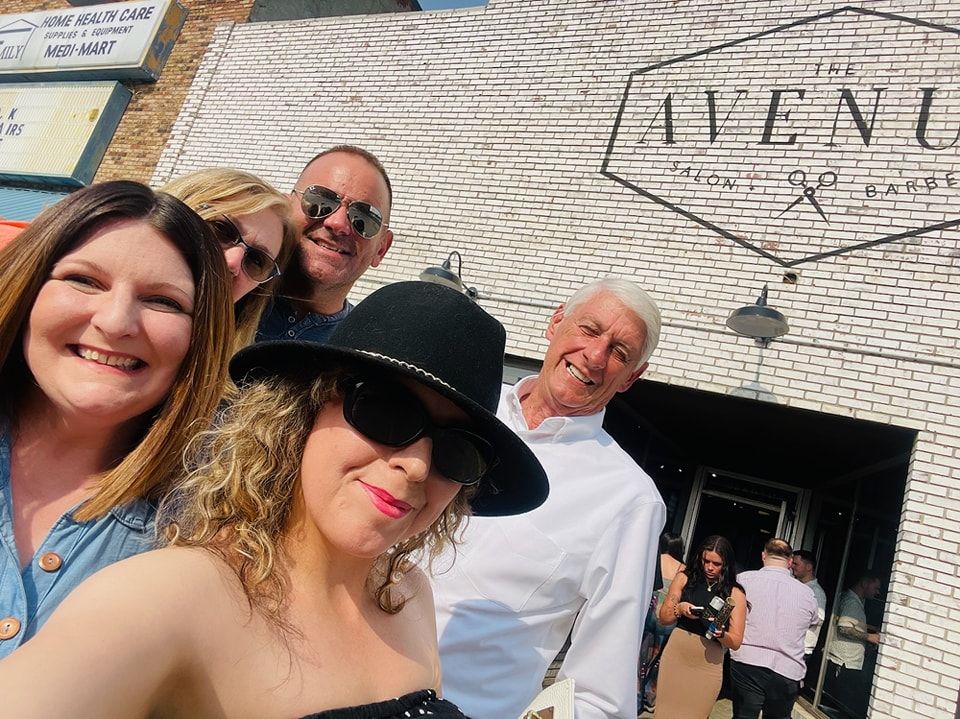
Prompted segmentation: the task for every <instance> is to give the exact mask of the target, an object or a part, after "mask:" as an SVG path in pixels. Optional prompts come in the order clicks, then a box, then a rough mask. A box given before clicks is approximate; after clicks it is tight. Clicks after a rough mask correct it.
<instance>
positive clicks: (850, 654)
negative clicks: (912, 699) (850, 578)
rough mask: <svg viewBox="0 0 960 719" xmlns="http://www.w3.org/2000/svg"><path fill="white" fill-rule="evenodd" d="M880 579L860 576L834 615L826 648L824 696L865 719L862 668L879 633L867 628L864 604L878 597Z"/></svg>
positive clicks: (866, 678) (866, 680) (867, 688)
mask: <svg viewBox="0 0 960 719" xmlns="http://www.w3.org/2000/svg"><path fill="white" fill-rule="evenodd" d="M880 586H881V581H880V577H879V576H877V575H876V574H874V573H873V572H869V571H867V572H863V573H862V574H861V575H860V576H859V577H858V578H857V581H856V582H854V583H853V585H852V586H851V587H850V588H849V589H847V591H845V592H844V593H843V594H842V595H841V597H840V601H839V603H838V605H837V609H836V611H835V612H834V614H835V615H836V617H837V619H836V622H837V623H836V635H835V636H834V637H833V642H831V643H830V644H829V646H828V647H827V675H826V679H825V682H824V693H825V694H826V695H828V696H829V697H830V698H831V699H833V700H836V701H837V702H839V703H840V704H842V705H843V707H844V708H845V709H846V710H847V711H848V712H850V713H851V714H853V715H854V716H866V714H867V702H868V700H869V698H870V676H869V673H866V672H864V670H863V664H864V659H865V658H866V650H867V648H871V649H874V648H876V647H877V646H878V645H879V644H880V632H879V631H878V630H877V629H876V628H875V627H872V626H870V625H869V624H867V610H866V601H867V600H868V599H876V598H877V596H878V595H879V594H880Z"/></svg>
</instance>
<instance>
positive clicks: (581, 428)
mask: <svg viewBox="0 0 960 719" xmlns="http://www.w3.org/2000/svg"><path fill="white" fill-rule="evenodd" d="M538 379H539V375H534V376H531V377H524V378H523V379H522V380H520V381H519V382H517V383H516V384H515V385H514V386H513V387H511V388H510V389H509V390H508V391H507V393H506V395H505V396H504V401H505V403H506V408H507V418H508V419H509V421H510V426H511V429H513V430H514V432H516V433H517V434H518V435H520V436H521V437H523V438H524V439H526V440H538V439H539V440H546V439H550V440H553V441H563V442H571V441H578V440H585V439H593V438H594V437H596V436H597V435H599V434H600V433H601V432H602V431H603V416H604V414H605V413H606V409H605V408H604V409H601V410H600V411H599V412H596V413H594V414H588V415H585V416H578V417H547V418H546V419H545V420H543V422H541V423H540V425H539V426H538V427H537V428H536V429H529V428H528V427H527V420H526V419H525V418H524V416H523V407H522V406H521V404H520V398H521V397H526V396H527V395H528V394H530V392H531V391H533V385H534V384H535V383H536V382H537V381H538Z"/></svg>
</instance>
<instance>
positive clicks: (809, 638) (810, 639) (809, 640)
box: [803, 577, 827, 654]
mask: <svg viewBox="0 0 960 719" xmlns="http://www.w3.org/2000/svg"><path fill="white" fill-rule="evenodd" d="M804 584H806V585H807V586H808V587H810V589H812V590H813V596H814V597H816V599H817V623H816V624H814V625H813V626H811V627H810V628H809V629H808V630H807V634H806V636H805V637H804V638H803V653H804V654H813V650H814V649H816V648H817V639H818V638H819V637H820V628H821V627H822V626H823V620H824V618H825V617H826V616H827V593H826V592H825V591H823V587H821V586H820V582H818V581H817V578H816V577H814V578H813V579H811V580H810V581H809V582H804Z"/></svg>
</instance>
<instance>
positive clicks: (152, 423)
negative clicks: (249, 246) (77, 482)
mask: <svg viewBox="0 0 960 719" xmlns="http://www.w3.org/2000/svg"><path fill="white" fill-rule="evenodd" d="M119 219H126V220H134V221H141V222H145V223H147V224H148V225H150V226H151V227H152V228H153V229H154V230H156V231H157V232H159V233H160V234H162V235H163V236H165V237H167V238H168V239H169V240H170V241H171V242H172V243H173V244H174V246H175V247H176V248H177V250H179V252H180V254H181V255H182V256H183V258H184V260H186V262H187V265H188V266H189V267H190V271H191V273H192V275H193V281H194V285H195V295H194V312H193V322H192V327H191V331H190V346H189V348H188V349H187V354H186V356H185V357H184V359H183V361H182V363H181V364H180V368H179V371H178V372H177V376H176V378H175V379H174V381H173V385H172V386H171V388H170V391H169V393H168V394H167V396H166V398H165V399H164V400H163V402H162V403H161V404H160V405H159V406H158V407H156V408H155V410H154V411H153V412H152V413H151V414H150V415H149V416H145V417H144V423H143V429H142V432H141V433H139V434H138V435H137V436H135V437H134V438H133V440H132V441H133V445H132V446H131V448H130V451H129V452H128V453H127V454H126V455H125V456H124V457H123V459H121V460H120V461H119V462H118V463H117V465H116V466H114V467H112V468H110V469H108V470H106V471H105V472H103V473H102V474H100V475H99V476H97V477H96V478H95V489H94V494H93V496H92V497H91V498H90V499H89V500H88V501H86V502H85V503H84V504H83V506H82V507H81V508H80V509H79V510H77V512H75V513H74V516H75V517H76V519H77V520H79V521H86V520H88V519H93V518H97V517H102V516H103V515H105V514H106V513H107V512H108V511H110V509H111V508H113V507H115V506H119V505H123V504H127V503H129V502H131V501H133V500H136V499H141V498H144V497H149V496H153V495H154V494H155V493H158V492H160V491H163V490H164V489H166V487H165V485H166V483H167V482H168V481H169V480H170V478H171V477H172V476H173V474H174V472H176V471H177V470H178V469H179V468H180V466H181V461H182V460H181V457H182V454H183V450H184V447H185V446H186V444H187V442H188V440H189V438H190V437H191V436H192V434H193V433H194V432H196V431H197V429H199V428H202V427H204V426H207V425H208V424H209V422H210V420H211V418H212V415H213V410H214V409H215V408H216V405H217V402H218V401H219V399H220V396H221V394H222V392H223V388H224V386H225V384H226V377H227V362H228V360H229V358H230V348H231V347H232V344H233V322H232V321H231V317H230V289H229V283H227V281H226V275H227V268H226V264H225V263H224V259H223V252H222V250H221V249H220V247H219V244H218V243H217V242H216V241H215V240H214V239H213V237H212V236H211V235H210V233H209V231H208V230H207V227H206V225H205V224H204V223H203V222H202V221H201V220H200V218H199V217H197V215H196V213H194V212H193V211H191V210H190V208H189V207H187V206H186V205H184V204H183V203H182V202H180V201H179V200H177V199H176V198H174V197H171V196H169V195H165V194H164V193H162V192H154V191H153V190H151V189H150V188H149V187H146V186H145V185H141V184H140V183H137V182H126V181H117V182H104V183H100V184H97V185H91V186H90V187H85V188H83V189H80V190H77V191H76V192H74V193H72V194H70V195H68V196H67V197H65V198H64V199H62V200H61V201H60V202H58V203H57V204H55V205H52V206H51V207H49V208H47V209H46V210H44V211H43V213H41V214H40V215H39V216H38V217H37V219H36V220H34V221H33V222H32V223H31V224H30V226H29V227H27V228H26V229H25V230H24V231H23V232H22V233H21V234H20V235H19V236H18V237H17V239H16V241H15V242H13V243H11V244H10V245H8V246H7V247H6V248H5V249H3V250H2V251H0V414H2V415H3V417H4V418H5V419H6V420H7V421H8V422H10V423H11V424H12V425H13V426H14V427H15V426H16V422H17V410H18V408H19V405H20V402H21V401H22V399H23V396H24V392H25V389H26V388H27V387H30V386H32V385H33V382H32V377H31V375H30V370H29V368H28V367H27V364H26V360H25V359H24V356H23V335H24V331H25V330H26V328H27V323H28V321H29V317H30V311H31V310H32V309H33V303H34V301H35V300H36V298H37V294H38V293H39V292H40V288H41V287H42V286H43V284H44V283H45V282H46V281H47V280H48V279H49V276H50V272H51V270H52V269H53V267H54V265H55V264H56V263H57V262H58V261H59V260H60V258H62V257H63V256H64V255H66V254H67V253H68V252H70V251H71V250H73V248H75V247H76V246H77V245H79V244H80V243H81V242H83V241H84V240H86V239H87V238H89V237H90V236H91V235H93V234H94V233H95V232H97V231H98V230H99V229H100V228H102V227H103V226H104V225H106V224H108V223H110V222H114V221H116V220H119ZM145 260H147V261H149V258H145Z"/></svg>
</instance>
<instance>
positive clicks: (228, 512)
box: [157, 371, 476, 626]
mask: <svg viewBox="0 0 960 719" xmlns="http://www.w3.org/2000/svg"><path fill="white" fill-rule="evenodd" d="M342 377H343V375H342V374H341V373H340V372H338V371H331V372H327V373H325V374H322V375H320V376H319V377H316V378H307V379H302V378H292V377H268V378H265V379H261V380H258V381H256V382H253V383H252V384H249V385H246V386H244V387H243V388H242V389H241V390H239V391H238V392H237V393H236V394H235V396H234V397H233V398H232V400H231V401H230V403H229V404H228V405H226V406H225V407H224V408H223V409H222V410H221V412H220V415H219V419H218V422H217V426H216V427H215V428H214V429H211V430H208V431H206V432H203V433H201V434H200V435H198V436H197V437H196V438H195V439H194V443H193V445H192V446H191V447H190V448H189V449H188V456H194V457H196V459H195V460H194V461H193V465H194V466H193V467H192V468H189V469H188V473H187V476H186V478H185V479H184V480H183V481H182V482H181V483H180V484H179V485H178V487H177V488H176V489H175V490H174V491H173V492H171V494H170V495H168V497H167V498H166V499H165V500H164V501H163V502H162V504H161V506H160V512H159V517H158V520H157V526H158V528H159V531H160V534H161V536H162V537H163V539H164V541H165V542H166V543H167V544H168V545H175V546H187V547H201V548H204V549H207V550H209V551H212V552H214V553H216V554H217V555H218V556H220V557H221V558H223V560H224V561H225V562H227V564H228V565H229V566H230V567H232V568H233V570H234V572H235V573H236V575H237V578H238V579H239V581H240V583H241V585H242V586H243V591H244V593H245V594H246V596H247V599H248V601H249V602H250V605H251V607H252V608H254V609H256V610H257V611H259V612H260V613H261V614H263V615H264V616H265V617H266V618H267V619H269V620H272V621H274V622H275V623H276V624H278V625H280V626H285V623H284V613H285V597H286V596H287V594H288V586H287V585H288V579H287V573H286V570H285V566H286V559H287V558H286V557H285V555H284V543H283V539H284V537H285V533H286V530H287V528H288V523H289V520H290V514H291V510H292V508H293V505H294V499H295V493H296V488H297V486H298V480H299V477H300V466H301V462H302V459H303V451H304V447H305V445H306V442H307V437H308V436H309V434H310V432H311V430H312V429H313V426H314V421H315V419H316V416H317V414H318V413H319V412H320V410H321V409H323V407H324V405H325V404H326V403H327V402H329V401H336V400H338V399H339V398H340V397H341V396H342V393H341V390H340V387H339V384H340V381H341V380H342ZM475 492H476V489H475V487H465V488H464V489H462V490H461V491H460V492H458V493H457V496H456V497H455V498H454V499H453V501H452V502H450V504H449V505H447V507H446V508H445V509H444V511H443V512H442V513H441V515H440V516H439V517H438V518H437V519H436V520H435V521H434V522H433V524H431V525H430V527H428V528H427V530H426V531H424V532H423V533H421V534H418V535H416V536H413V537H410V538H408V539H406V540H404V541H403V542H400V543H399V544H397V545H395V546H394V547H391V548H390V549H389V550H388V551H387V552H384V554H382V555H381V556H380V557H378V558H377V560H376V561H375V562H374V565H373V567H372V568H371V571H370V574H369V575H368V577H367V590H368V591H369V592H370V596H371V598H373V599H374V600H375V601H376V602H377V605H378V606H379V607H380V608H381V609H382V610H383V611H385V612H387V613H389V614H396V613H397V612H399V611H400V610H401V609H402V608H403V606H404V603H405V602H406V599H407V598H406V597H404V596H403V594H402V593H401V592H400V591H399V589H398V586H397V585H398V583H399V581H398V580H399V579H400V578H402V576H403V575H405V574H406V573H408V572H409V571H411V569H412V568H413V566H414V564H415V563H416V561H417V560H419V559H420V558H422V557H424V556H426V558H427V559H428V561H429V562H431V563H432V562H433V560H434V559H436V558H437V556H439V554H440V553H441V552H442V550H443V548H444V546H445V545H446V544H447V543H448V542H453V541H454V535H455V534H456V532H457V530H458V529H459V528H460V526H461V524H462V522H463V521H464V517H465V516H466V515H467V514H468V512H469V505H468V503H469V500H470V498H471V497H472V496H473V494H474V493H475Z"/></svg>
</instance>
